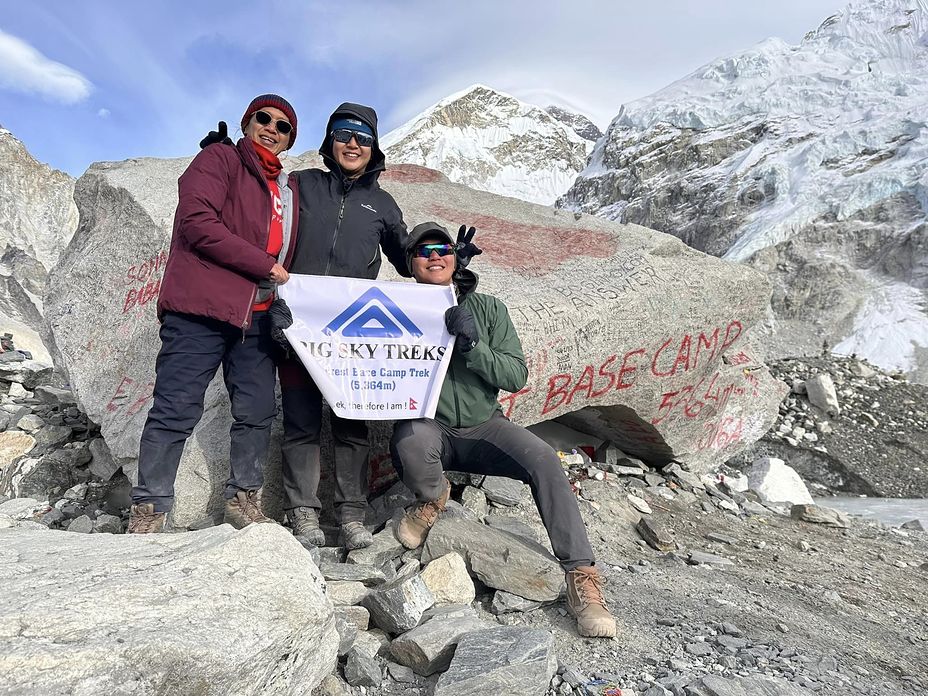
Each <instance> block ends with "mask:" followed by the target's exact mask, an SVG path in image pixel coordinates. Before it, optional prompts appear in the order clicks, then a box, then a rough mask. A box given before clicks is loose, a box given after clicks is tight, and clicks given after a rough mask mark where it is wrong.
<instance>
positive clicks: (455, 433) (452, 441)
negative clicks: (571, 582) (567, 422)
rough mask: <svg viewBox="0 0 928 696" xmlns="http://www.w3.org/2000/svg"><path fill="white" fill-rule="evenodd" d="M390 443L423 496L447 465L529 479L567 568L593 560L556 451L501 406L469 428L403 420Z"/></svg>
mask: <svg viewBox="0 0 928 696" xmlns="http://www.w3.org/2000/svg"><path fill="white" fill-rule="evenodd" d="M390 449H391V451H392V454H393V464H394V466H395V467H396V469H397V471H399V474H400V477H401V478H402V479H403V483H405V484H406V486H407V487H408V488H409V489H410V490H411V491H412V492H413V493H415V495H416V497H417V498H418V499H419V500H420V501H422V502H427V501H429V500H436V499H437V498H438V497H439V496H440V495H441V493H442V491H443V488H444V486H443V481H442V479H443V473H442V472H443V471H444V470H445V469H448V470H451V471H463V472H467V473H471V474H488V475H491V476H508V477H509V478H514V479H517V480H519V481H522V482H523V483H527V484H528V485H529V486H530V487H531V489H532V496H533V497H534V498H535V504H536V505H537V506H538V512H539V513H540V515H541V521H542V522H543V523H544V525H545V529H546V530H547V532H548V539H550V541H551V548H552V550H553V551H554V555H555V556H556V557H557V559H558V560H559V561H560V562H561V565H562V566H563V568H564V569H565V570H573V569H574V568H577V567H579V566H588V565H593V560H594V559H593V549H592V548H591V547H590V539H589V537H588V536H587V533H586V527H585V526H584V524H583V519H582V518H581V517H580V508H579V507H578V506H577V499H576V498H575V497H574V494H573V491H571V489H570V483H569V482H568V481H567V477H566V476H565V475H564V469H563V468H562V467H561V462H560V460H559V459H558V457H557V454H556V453H555V452H554V450H553V449H551V447H550V445H548V444H547V443H546V442H545V441H544V440H541V439H540V438H538V437H537V436H535V435H533V434H532V433H530V432H529V431H528V430H526V429H525V428H523V427H521V426H518V425H516V424H515V423H513V422H511V421H510V420H509V419H508V418H506V417H505V416H503V414H502V413H500V412H498V411H497V412H496V413H495V414H494V415H493V416H492V417H491V418H490V419H489V420H488V421H486V422H485V423H481V424H480V425H475V426H473V427H470V428H452V427H450V426H448V425H445V424H444V423H440V422H439V421H436V420H431V419H421V420H404V421H399V422H397V424H396V426H395V428H394V430H393V440H392V441H391V443H390Z"/></svg>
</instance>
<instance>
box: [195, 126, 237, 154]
mask: <svg viewBox="0 0 928 696" xmlns="http://www.w3.org/2000/svg"><path fill="white" fill-rule="evenodd" d="M218 128H219V130H214V131H210V132H209V133H207V134H206V137H205V138H203V140H201V141H200V149H201V150H202V149H203V148H204V147H206V146H207V145H214V144H216V143H222V144H223V145H231V144H232V138H230V137H229V127H228V126H227V125H226V122H225V121H220V122H219V126H218Z"/></svg>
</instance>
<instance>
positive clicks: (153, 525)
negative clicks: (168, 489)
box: [126, 503, 168, 534]
mask: <svg viewBox="0 0 928 696" xmlns="http://www.w3.org/2000/svg"><path fill="white" fill-rule="evenodd" d="M167 516H168V514H167V513H166V512H155V506H154V505H153V504H151V503H140V504H138V505H133V506H132V507H131V508H129V528H128V529H126V534H157V533H158V532H160V531H162V530H164V521H165V520H166V519H167Z"/></svg>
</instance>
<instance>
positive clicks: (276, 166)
mask: <svg viewBox="0 0 928 696" xmlns="http://www.w3.org/2000/svg"><path fill="white" fill-rule="evenodd" d="M248 142H250V143H251V144H252V145H254V150H255V153H256V154H257V155H258V162H260V163H261V169H263V170H264V176H266V177H267V178H268V179H271V180H276V179H277V176H278V175H279V174H280V172H281V171H282V170H283V168H284V166H283V165H282V164H281V163H280V160H279V159H277V155H275V154H274V153H273V152H271V151H270V150H268V149H267V148H266V147H264V145H262V144H261V143H257V142H255V141H254V140H251V138H249V139H248Z"/></svg>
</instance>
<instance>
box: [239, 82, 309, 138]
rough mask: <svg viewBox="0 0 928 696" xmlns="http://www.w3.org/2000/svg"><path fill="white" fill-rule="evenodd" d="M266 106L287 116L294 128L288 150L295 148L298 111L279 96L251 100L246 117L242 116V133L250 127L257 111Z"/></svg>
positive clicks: (268, 95)
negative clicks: (249, 123) (249, 124)
mask: <svg viewBox="0 0 928 696" xmlns="http://www.w3.org/2000/svg"><path fill="white" fill-rule="evenodd" d="M265 106H272V107H274V108H275V109H280V110H281V111H283V112H284V114H286V116H287V120H288V121H290V125H291V126H293V130H292V131H290V145H289V146H288V149H289V148H291V147H293V143H295V142H296V111H294V110H293V107H292V106H290V102H288V101H287V100H286V99H284V98H283V97H282V96H280V95H279V94H262V95H261V96H260V97H255V98H254V99H252V100H251V104H249V105H248V108H247V109H245V115H244V116H242V132H244V131H245V126H247V125H248V121H250V120H251V117H252V115H253V114H254V113H255V111H258V110H259V109H262V108H264V107H265Z"/></svg>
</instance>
